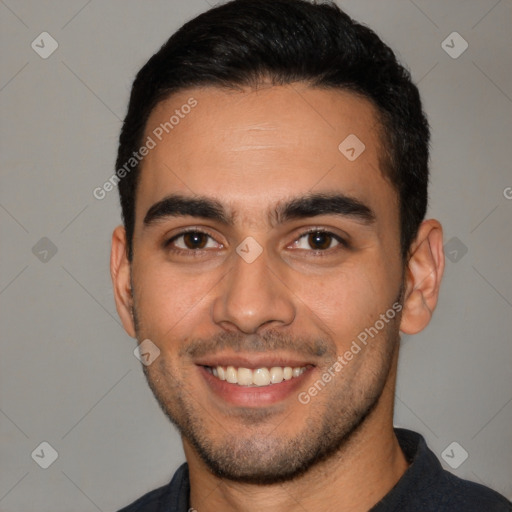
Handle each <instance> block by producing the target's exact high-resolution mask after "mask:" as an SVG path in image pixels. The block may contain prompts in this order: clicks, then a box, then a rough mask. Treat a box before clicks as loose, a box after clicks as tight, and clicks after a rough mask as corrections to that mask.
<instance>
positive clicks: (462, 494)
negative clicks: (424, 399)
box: [375, 429, 512, 512]
mask: <svg viewBox="0 0 512 512" xmlns="http://www.w3.org/2000/svg"><path fill="white" fill-rule="evenodd" d="M395 433H396V436H397V439H398V442H399V443H400V446H401V448H402V451H403V452H404V455H405V456H406V458H407V459H408V461H409V463H410V466H409V468H408V470H407V471H406V472H405V474H404V475H403V476H402V478H401V479H400V480H399V482H398V483H397V485H396V486H395V488H394V489H393V490H392V491H391V492H390V493H389V494H388V496H386V497H385V498H384V499H383V500H382V505H386V506H385V507H383V508H382V509H379V508H378V507H377V508H376V509H375V511H377V510H379V511H380V510H382V511H384V510H386V511H387V510H400V511H402V512H405V511H416V510H422V511H425V512H426V511H435V512H448V511H450V512H451V511H458V510H461V511H462V510H463V511H464V512H482V511H486V512H511V511H512V504H511V503H510V501H508V500H507V499H506V498H505V497H504V496H502V495H501V494H499V493H497V492H496V491H493V490H492V489H490V488H488V487H485V486H483V485H480V484H477V483H474V482H470V481H469V480H463V479H462V478H459V477H457V476H455V475H453V474H452V473H450V472H449V471H446V470H445V469H443V467H442V466H441V464H440V462H439V460H438V459H437V457H436V456H435V454H434V453H433V452H432V451H431V450H430V449H429V448H428V447H427V445H426V443H425V439H424V438H423V437H422V436H421V435H420V434H417V433H416V432H412V431H409V430H405V429H395ZM388 507H389V508H388Z"/></svg>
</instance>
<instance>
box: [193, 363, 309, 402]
mask: <svg viewBox="0 0 512 512" xmlns="http://www.w3.org/2000/svg"><path fill="white" fill-rule="evenodd" d="M196 367H197V368H198V370H199V373H200V374H201V376H202V378H203V381H204V382H205V384H206V386H207V389H208V393H210V392H211V393H212V395H210V396H212V397H215V400H218V399H220V400H221V403H224V404H225V403H229V404H231V405H235V406H242V407H251V408H254V407H266V406H270V405H273V404H276V403H278V402H282V401H283V400H286V399H290V400H293V399H294V398H295V397H296V396H297V395H298V393H299V391H300V389H301V388H304V387H305V385H306V383H307V380H309V378H311V375H312V374H313V370H314V369H315V365H313V364H311V363H309V362H305V361H300V360H293V359H287V358H277V357H272V358H269V357H262V358H254V357H243V356H241V355H236V356H235V355H233V356H231V357H228V356H226V357H220V356H219V357H218V358H217V357H216V358H213V359H211V360H209V361H206V360H204V361H201V362H196Z"/></svg>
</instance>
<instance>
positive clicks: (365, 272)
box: [295, 259, 399, 343]
mask: <svg viewBox="0 0 512 512" xmlns="http://www.w3.org/2000/svg"><path fill="white" fill-rule="evenodd" d="M372 261H373V262H374V263H373V264H372V265H371V266H369V265H361V264H355V263H354V264H348V263H347V264H345V265H344V266H343V267H339V268H336V269H333V270H332V272H330V273H329V274H328V276H323V277H320V276H315V277H314V278H311V277H310V278H307V279H302V280H300V281H297V283H296V288H295V290H296V295H297V296H298V297H300V299H301V301H302V302H303V303H304V305H305V306H306V309H309V311H310V313H309V315H310V316H312V317H313V318H316V319H318V320H319V321H320V328H322V327H324V328H327V329H328V330H329V331H330V332H331V333H334V336H335V337H336V338H337V339H339V340H340V342H342V343H345V342H347V343H350V341H351V340H352V339H353V338H356V337H357V335H358V334H359V333H360V332H361V331H364V329H365V328H367V327H369V326H372V325H373V324H374V323H375V321H376V320H377V319H378V318H379V316H380V315H381V314H384V313H385V312H386V311H387V310H388V309H389V308H391V306H392V303H393V301H394V300H395V299H396V295H397V293H398V289H399V281H398V280H399V275H398V274H396V272H390V271H388V269H387V267H386V265H385V264H383V263H375V261H376V260H375V259H372ZM395 274H396V275H395ZM311 313H313V315H311Z"/></svg>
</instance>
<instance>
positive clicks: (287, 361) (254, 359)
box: [195, 354, 314, 370]
mask: <svg viewBox="0 0 512 512" xmlns="http://www.w3.org/2000/svg"><path fill="white" fill-rule="evenodd" d="M195 363H196V364H197V365H198V366H212V367H216V366H223V367H227V366H234V367H235V368H250V369H252V370H255V369H257V368H272V367H273V366H282V367H285V366H291V367H292V368H296V367H302V366H308V365H311V366H314V364H313V363H312V362H311V361H305V360H304V359H299V358H297V356H286V355H282V356H279V355H276V354H273V355H269V354H250V355H249V354H247V355H244V354H232V355H227V354H216V355H211V356H205V357H202V358H199V359H198V360H196V361H195Z"/></svg>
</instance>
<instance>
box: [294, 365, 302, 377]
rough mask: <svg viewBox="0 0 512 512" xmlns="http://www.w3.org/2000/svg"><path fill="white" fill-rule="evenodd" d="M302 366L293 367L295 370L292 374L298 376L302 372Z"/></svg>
mask: <svg viewBox="0 0 512 512" xmlns="http://www.w3.org/2000/svg"><path fill="white" fill-rule="evenodd" d="M301 370H302V368H299V367H298V366H296V367H295V368H294V369H293V372H292V375H293V376H294V377H298V376H299V375H300V374H301V373H302V372H301Z"/></svg>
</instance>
